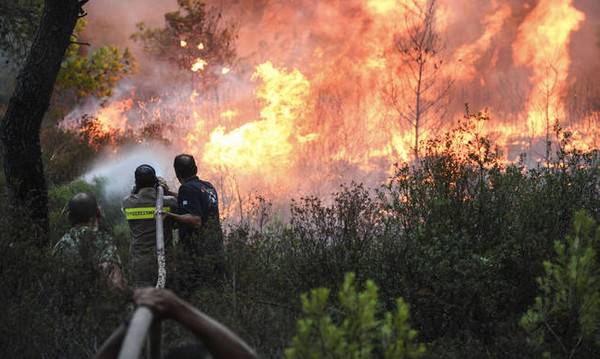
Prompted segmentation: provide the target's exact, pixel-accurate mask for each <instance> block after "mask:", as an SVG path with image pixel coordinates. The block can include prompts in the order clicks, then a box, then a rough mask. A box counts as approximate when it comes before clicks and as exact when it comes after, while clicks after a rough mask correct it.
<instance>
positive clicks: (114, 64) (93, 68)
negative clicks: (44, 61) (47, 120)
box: [54, 18, 136, 104]
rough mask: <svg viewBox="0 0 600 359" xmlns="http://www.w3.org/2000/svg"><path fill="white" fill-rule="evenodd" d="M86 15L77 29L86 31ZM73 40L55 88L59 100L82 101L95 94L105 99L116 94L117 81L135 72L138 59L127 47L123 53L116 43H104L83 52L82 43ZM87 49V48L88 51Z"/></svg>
mask: <svg viewBox="0 0 600 359" xmlns="http://www.w3.org/2000/svg"><path fill="white" fill-rule="evenodd" d="M85 26H86V21H85V19H83V18H81V19H80V20H79V22H78V23H77V27H76V28H75V32H76V33H77V34H81V33H83V31H84V29H85ZM75 40H76V38H75V36H73V38H72V41H74V42H73V43H72V44H71V46H69V48H68V49H67V53H66V54H65V59H64V60H63V62H62V64H61V70H60V72H59V73H58V77H57V79H56V85H55V88H54V89H55V91H56V92H57V93H58V95H57V96H58V97H59V102H60V101H61V99H62V102H65V101H66V99H68V101H75V102H79V101H81V100H82V99H84V98H87V97H90V96H95V97H97V98H100V99H103V102H102V103H103V104H104V103H106V101H107V99H108V97H110V96H111V95H112V94H113V90H114V87H115V85H116V84H117V83H118V82H119V81H121V80H122V79H123V78H124V77H126V76H129V75H132V74H135V73H136V62H135V58H134V56H133V55H132V54H131V52H130V51H129V49H128V48H126V49H125V50H124V51H123V54H122V55H121V54H120V53H119V48H118V47H116V46H102V47H100V48H98V49H97V50H95V51H94V52H92V53H90V54H87V55H83V54H82V51H81V50H82V48H81V46H82V45H80V44H78V43H76V42H75ZM86 52H87V51H86Z"/></svg>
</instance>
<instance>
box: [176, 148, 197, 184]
mask: <svg viewBox="0 0 600 359" xmlns="http://www.w3.org/2000/svg"><path fill="white" fill-rule="evenodd" d="M173 167H174V168H175V175H176V176H177V179H178V180H179V182H183V181H185V180H187V179H188V178H190V177H193V176H195V175H196V174H197V173H198V167H196V161H194V157H193V156H192V155H187V154H181V155H177V156H176V157H175V161H173Z"/></svg>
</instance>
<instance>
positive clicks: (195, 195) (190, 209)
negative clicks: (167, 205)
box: [177, 176, 219, 240]
mask: <svg viewBox="0 0 600 359" xmlns="http://www.w3.org/2000/svg"><path fill="white" fill-rule="evenodd" d="M177 202H178V203H177V204H178V206H177V212H178V213H179V214H188V213H191V214H193V215H196V216H199V217H201V218H202V226H205V225H206V223H208V222H209V220H212V221H216V222H217V223H218V221H219V198H218V196H217V191H216V190H215V187H213V185H212V184H211V183H209V182H206V181H202V180H200V179H199V178H198V177H197V176H194V177H192V178H190V179H189V180H187V181H186V182H185V183H183V184H182V185H181V186H180V187H179V193H178V195H177ZM193 232H194V228H193V227H191V226H188V225H185V224H183V223H182V224H180V226H179V236H180V238H181V239H183V240H185V239H186V237H189V236H190V235H191V234H192V233H193Z"/></svg>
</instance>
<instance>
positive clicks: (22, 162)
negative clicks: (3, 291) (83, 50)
mask: <svg viewBox="0 0 600 359" xmlns="http://www.w3.org/2000/svg"><path fill="white" fill-rule="evenodd" d="M85 2H87V0H46V1H45V4H44V11H43V13H42V18H41V22H40V26H39V27H38V30H37V33H36V35H35V39H34V40H33V44H32V46H31V49H30V50H29V53H28V54H27V58H26V59H25V63H24V64H23V67H22V68H21V70H20V72H19V75H18V76H17V84H16V87H15V90H14V92H13V95H12V97H11V98H10V101H9V104H8V108H7V110H6V114H5V116H4V119H3V121H2V127H1V130H0V136H1V137H0V138H1V140H2V153H3V155H4V173H5V175H6V183H7V187H8V191H9V195H10V202H11V204H12V205H13V208H14V212H13V213H12V214H11V217H12V218H14V219H15V220H17V221H18V222H17V223H15V224H16V225H19V224H20V225H25V226H26V227H24V228H27V229H28V230H29V231H31V230H33V236H34V238H35V239H36V240H37V241H38V243H39V244H40V245H43V244H45V243H46V242H47V240H48V194H47V189H46V181H45V178H44V169H43V165H42V157H41V147H40V127H41V124H42V119H43V117H44V113H45V112H46V110H47V109H48V106H49V104H50V98H51V95H52V90H53V88H54V83H55V81H56V76H57V74H58V71H59V70H60V64H61V62H62V60H63V58H64V54H65V51H66V49H67V47H68V46H69V44H70V41H71V34H72V33H73V29H74V27H75V24H76V23H77V19H78V17H79V15H80V14H81V13H82V12H83V10H82V9H81V7H82V6H83V4H84V3H85ZM30 234H31V232H30Z"/></svg>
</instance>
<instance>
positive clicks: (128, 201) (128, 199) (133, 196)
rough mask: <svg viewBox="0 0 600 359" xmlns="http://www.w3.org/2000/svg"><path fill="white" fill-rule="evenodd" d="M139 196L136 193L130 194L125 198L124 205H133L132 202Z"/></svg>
mask: <svg viewBox="0 0 600 359" xmlns="http://www.w3.org/2000/svg"><path fill="white" fill-rule="evenodd" d="M137 198H138V196H137V194H135V193H131V194H128V195H127V196H125V197H124V198H123V207H126V206H129V205H131V203H132V202H135V201H136V200H137Z"/></svg>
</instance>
